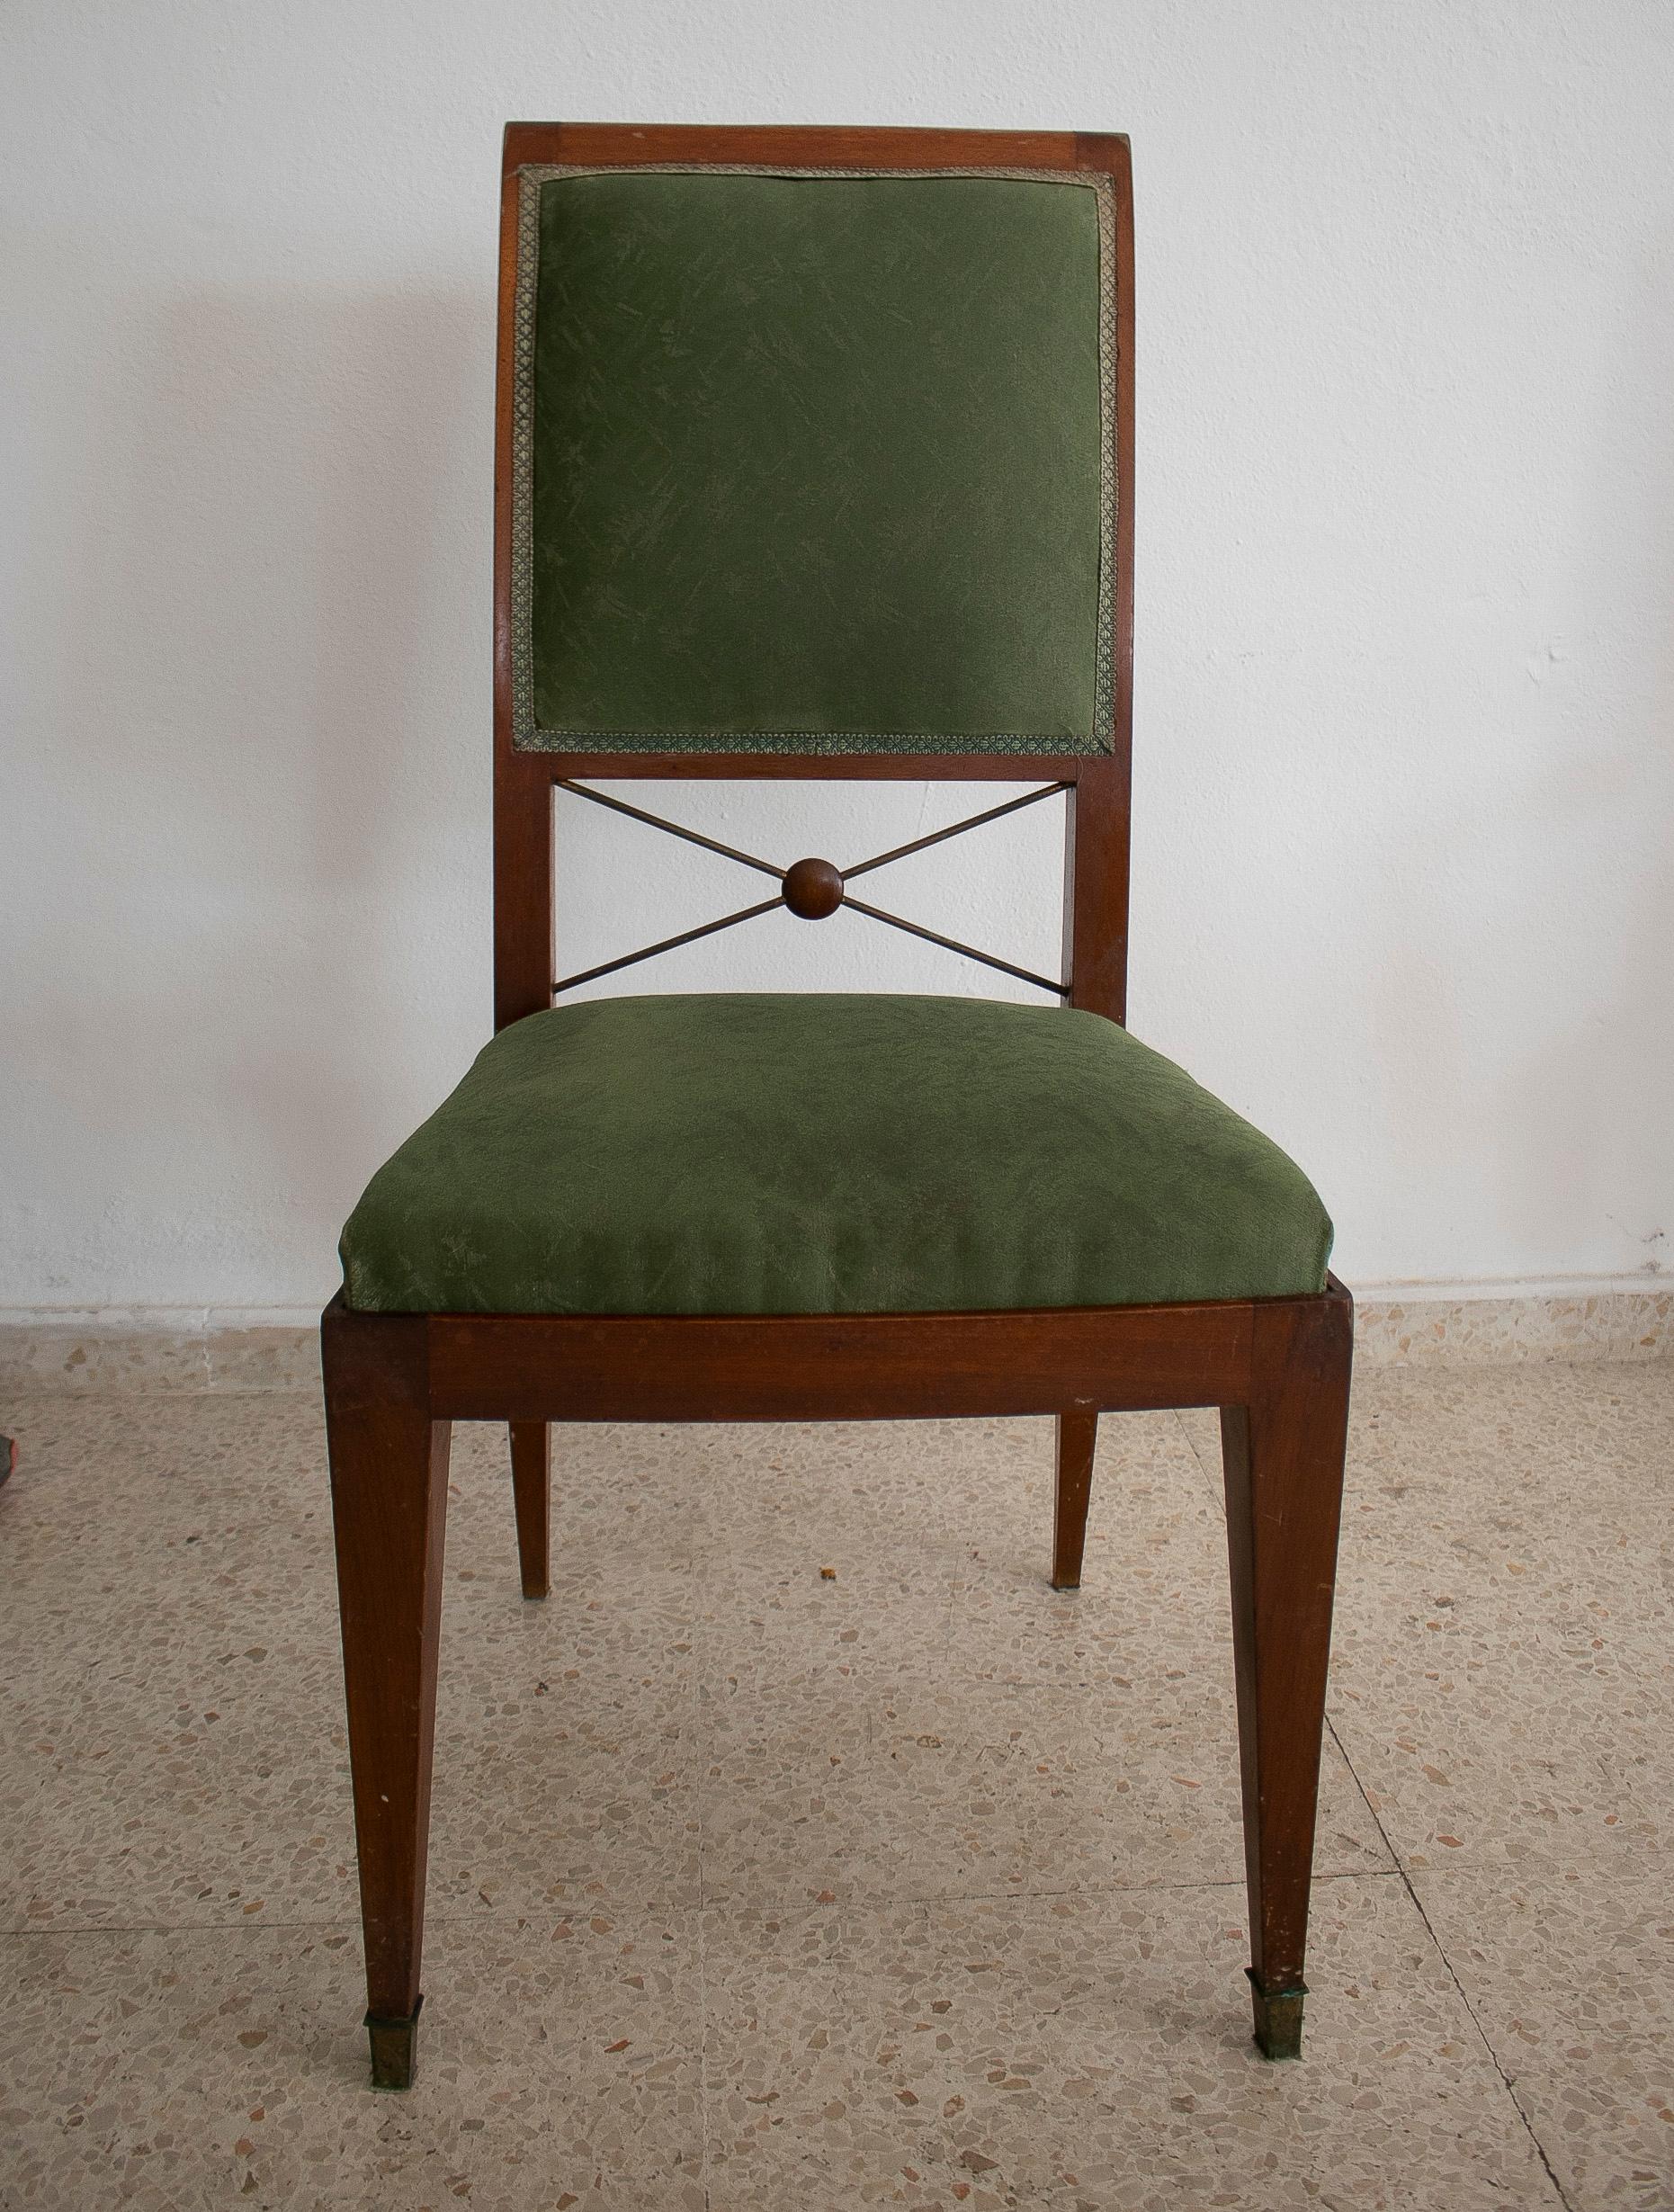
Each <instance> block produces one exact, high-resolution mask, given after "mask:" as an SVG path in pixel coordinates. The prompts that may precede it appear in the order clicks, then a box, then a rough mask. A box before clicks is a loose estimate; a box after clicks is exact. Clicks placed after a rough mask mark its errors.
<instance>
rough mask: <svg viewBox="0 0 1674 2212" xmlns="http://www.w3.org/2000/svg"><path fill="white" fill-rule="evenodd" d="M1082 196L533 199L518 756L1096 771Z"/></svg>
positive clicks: (855, 185)
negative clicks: (1090, 760)
mask: <svg viewBox="0 0 1674 2212" xmlns="http://www.w3.org/2000/svg"><path fill="white" fill-rule="evenodd" d="M1103 189H1105V185H1104V183H1103V181H1102V180H1100V179H1098V178H1097V177H1095V176H1093V175H1077V174H1066V175H1059V176H1057V177H1053V178H1049V179H1047V180H1044V181H1043V180H1040V179H1034V180H1031V179H1027V178H1020V177H1015V176H1004V175H1002V176H992V175H989V176H946V175H941V176H938V175H925V176H915V175H910V174H909V175H901V174H900V173H896V174H894V175H864V174H860V175H839V176H831V175H755V174H739V173H736V172H724V171H723V172H721V173H711V174H708V175H690V174H679V173H676V174H668V173H664V172H657V171H636V170H625V171H623V170H616V171H612V172H609V173H607V174H602V175H601V174H597V173H592V174H586V173H584V174H579V175H577V174H573V173H568V172H562V173H559V174H558V175H543V176H542V177H541V178H540V179H539V190H538V193H535V194H533V195H532V196H531V200H530V207H531V209H532V210H533V211H534V212H533V219H532V220H531V222H530V225H529V228H528V231H527V235H526V237H525V241H524V243H525V249H526V269H525V273H524V279H523V282H524V291H523V293H522V294H521V297H522V300H523V302H524V311H523V312H522V313H521V314H520V319H519V323H518V329H519V333H520V345H521V347H522V351H521V353H520V356H519V371H518V375H519V383H518V392H519V400H518V407H517V412H516V420H517V422H518V425H519V433H518V436H517V440H516V443H515V448H514V452H515V473H516V477H517V483H516V489H515V497H516V498H517V500H518V502H519V506H518V512H519V513H520V515H522V514H524V513H525V511H526V527H524V528H520V529H519V531H518V532H516V533H515V542H517V543H519V544H522V545H524V546H525V547H526V560H527V568H528V576H527V579H526V582H524V581H521V580H520V582H519V583H518V584H517V585H516V586H515V589H516V591H517V595H518V596H517V612H516V613H515V620H514V634H513V652H514V658H515V665H516V667H517V668H518V671H519V680H518V685H517V697H518V712H519V717H520V726H519V727H518V730H517V742H518V743H519V744H520V745H522V746H524V747H526V748H536V749H542V748H544V749H551V750H560V751H561V750H566V749H571V750H573V749H577V748H579V749H581V750H586V749H587V747H588V745H589V744H590V743H594V742H596V741H598V740H600V739H608V740H609V742H610V744H611V746H612V748H614V749H617V750H624V751H632V750H649V751H666V750H668V749H669V748H670V746H671V744H674V745H677V746H678V747H679V748H681V749H685V750H693V751H702V750H704V749H710V750H714V749H721V750H727V751H773V750H786V749H788V750H792V751H795V752H799V753H817V752H844V751H868V750H878V751H913V750H918V751H936V750H954V751H970V752H994V751H1016V752H1042V751H1044V752H1075V751H1081V752H1096V751H1099V750H1103V749H1107V748H1108V746H1109V742H1110V730H1109V720H1110V709H1109V700H1108V637H1107V625H1108V620H1109V609H1110V596H1111V586H1110V582H1109V579H1108V578H1107V577H1106V578H1104V580H1103V582H1102V583H1101V573H1100V572H1101V563H1102V562H1104V561H1106V560H1107V559H1108V546H1107V543H1106V539H1107V533H1108V510H1109V505H1110V497H1109V495H1110V492H1111V487H1110V485H1109V480H1108V479H1109V470H1108V469H1107V468H1106V466H1105V459H1106V457H1105V453H1104V449H1103V444H1102V438H1103V429H1102V425H1101V375H1102V374H1104V373H1106V372H1107V370H1108V361H1107V359H1106V358H1105V357H1104V355H1102V354H1101V346H1102V347H1104V349H1105V354H1107V351H1108V345H1107V338H1106V328H1107V325H1106V316H1105V302H1106V299H1107V297H1108V289H1109V281H1110V272H1109V270H1108V267H1107V266H1106V265H1105V264H1106V263H1107V260H1108V252H1107V247H1106V246H1102V245H1101V237H1100V219H1099V197H1098V195H1099V193H1100V191H1101V190H1103ZM525 477H527V478H528V479H530V480H529V481H528V482H527V483H525V482H524V478H525ZM515 558H516V557H515ZM515 573H516V571H515Z"/></svg>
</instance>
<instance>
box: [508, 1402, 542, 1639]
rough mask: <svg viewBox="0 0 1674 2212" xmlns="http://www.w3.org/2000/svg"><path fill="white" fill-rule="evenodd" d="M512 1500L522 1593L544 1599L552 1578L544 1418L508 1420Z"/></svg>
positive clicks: (526, 1596)
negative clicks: (548, 1550)
mask: <svg viewBox="0 0 1674 2212" xmlns="http://www.w3.org/2000/svg"><path fill="white" fill-rule="evenodd" d="M507 1427H508V1428H510V1430H511V1437H512V1503H513V1505H514V1507H515V1509H516V1514H517V1564H518V1567H519V1570H520V1571H521V1572H522V1575H523V1585H524V1597H525V1598H544V1597H545V1596H546V1593H547V1589H548V1585H549V1581H550V1579H551V1567H550V1564H549V1561H548V1554H547V1547H548V1543H549V1540H550V1539H549V1534H548V1527H549V1522H550V1519H551V1497H552V1431H551V1425H550V1423H548V1422H546V1421H511V1422H508V1423H507Z"/></svg>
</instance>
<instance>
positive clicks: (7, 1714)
mask: <svg viewBox="0 0 1674 2212" xmlns="http://www.w3.org/2000/svg"><path fill="white" fill-rule="evenodd" d="M113 1403H114V1402H113V1401H112V1400H109V1399H105V1400H101V1399H100V1398H98V1397H97V1396H95V1395H94V1394H93V1393H88V1394H87V1395H85V1397H80V1398H76V1399H73V1400H72V1399H66V1400H63V1401H60V1402H59V1405H60V1408H61V1409H62V1417H61V1419H59V1420H58V1423H57V1424H56V1425H55V1424H54V1423H53V1422H52V1421H50V1420H49V1421H48V1422H46V1423H44V1424H41V1425H39V1426H37V1427H35V1428H32V1429H31V1428H30V1427H29V1426H28V1425H27V1424H24V1437H25V1444H26V1449H27V1454H28V1455H27V1458H26V1460H25V1476H24V1482H23V1487H22V1489H20V1490H19V1491H18V1494H17V1500H16V1504H17V1506H18V1508H19V1509H20V1510H19V1511H18V1512H17V1513H16V1514H15V1516H13V1512H12V1507H13V1500H12V1497H11V1495H10V1488H9V1487H8V1493H7V1496H6V1507H7V1515H8V1529H10V1528H11V1527H13V1526H17V1527H19V1528H20V1533H21V1536H22V1543H21V1545H20V1548H19V1552H18V1554H17V1555H16V1556H15V1557H13V1559H12V1560H11V1562H10V1565H11V1570H12V1571H11V1574H10V1577H9V1581H10V1591H9V1595H10V1596H11V1598H12V1599H13V1602H12V1603H11V1604H9V1606H8V1608H7V1630H8V1632H9V1633H14V1634H15V1635H16V1647H15V1651H14V1653H13V1655H12V1656H11V1657H10V1658H9V1660H8V1662H7V1664H6V1665H5V1667H4V1671H0V1715H4V1728H5V1741H6V1742H7V1745H8V1753H7V1756H6V1757H5V1758H4V1760H0V1822H4V1831H5V1832H6V1833H7V1834H8V1835H9V1836H10V1837H11V1838H12V1839H13V1840H12V1843H11V1845H10V1848H9V1849H7V1851H6V1852H5V1853H4V1854H3V1855H0V1926H6V1925H9V1926H13V1927H40V1926H43V1925H50V1926H67V1927H76V1926H97V1925H133V1924H135V1923H137V1922H138V1923H142V1924H143V1923H149V1922H152V1921H168V1922H171V1923H175V1924H183V1925H185V1924H191V1923H193V1922H197V1921H244V1920H246V1919H247V1918H249V1917H250V1916H252V1915H255V1914H260V1915H262V1916H263V1917H264V1918H266V1919H269V1920H274V1921H295V1920H300V1919H309V1918H320V1917H336V1916H342V1915H344V1914H345V1913H349V1912H353V1911H354V1877H353V1838H352V1831H351V1827H350V1822H349V1808H348V1766H347V1751H346V1738H345V1731H344V1724H343V1702H342V1687H341V1674H340V1669H339V1659H338V1649H337V1628H336V1584H335V1579H334V1570H333V1566H332V1560H331V1551H330V1534H329V1530H330V1510H329V1504H328V1501H327V1491H326V1478H325V1472H324V1437H323V1429H322V1428H321V1425H320V1423H319V1421H318V1417H317V1416H316V1417H314V1418H312V1419H310V1418H309V1416H308V1415H307V1413H306V1411H305V1410H299V1409H298V1408H297V1407H296V1406H295V1403H294V1402H293V1401H291V1400H289V1399H287V1398H286V1397H285V1396H284V1395H283V1394H282V1393H272V1394H268V1395H266V1396H262V1397H250V1398H246V1399H243V1400H239V1399H235V1398H232V1397H230V1396H228V1397H220V1396H217V1397H213V1398H201V1399H198V1400H194V1401H184V1400H181V1401H175V1400H172V1399H171V1400H167V1401H164V1400H162V1399H160V1398H159V1399H150V1400H147V1401H146V1402H145V1411H146V1415H147V1419H145V1420H144V1421H143V1422H141V1423H139V1424H132V1423H131V1422H130V1421H125V1420H122V1419H119V1420H117V1421H115V1422H114V1423H113V1422H112V1419H111V1418H110V1416H111V1413H112V1406H113ZM132 1406H133V1401H131V1400H130V1401H128V1402H127V1405H126V1409H125V1410H126V1411H127V1412H128V1413H131V1410H132ZM153 1416H155V1418H153ZM595 1433H596V1432H595ZM604 1462H614V1463H616V1464H601V1463H604ZM568 1473H569V1475H570V1478H571V1483H572V1485H574V1484H576V1483H577V1482H579V1481H580V1479H581V1478H580V1476H578V1475H577V1473H576V1470H575V1467H574V1465H573V1464H571V1466H570V1467H569V1468H568ZM585 1473H586V1480H587V1482H589V1483H590V1484H591V1485H592V1486H593V1487H592V1489H591V1491H590V1492H589V1504H588V1505H587V1507H586V1509H582V1510H577V1509H572V1507H571V1506H570V1504H569V1501H568V1495H567V1496H566V1497H565V1498H563V1499H560V1500H559V1508H558V1510H557V1512H556V1514H555V1535H556V1536H557V1538H558V1542H557V1543H556V1545H555V1564H556V1572H555V1578H554V1585H553V1590H552V1594H551V1597H550V1598H549V1599H547V1600H546V1601H545V1602H544V1603H543V1604H540V1605H533V1606H532V1605H525V1604H524V1602H523V1600H522V1599H521V1598H520V1597H519V1595H518V1586H517V1580H516V1563H515V1562H516V1552H515V1538H514V1536H513V1532H512V1516H511V1506H510V1498H509V1491H510V1477H509V1472H508V1469H507V1463H506V1445H505V1439H504V1435H503V1433H501V1432H489V1431H478V1430H469V1429H462V1430H461V1431H460V1432H459V1436H458V1442H457V1446H456V1450H455V1454H454V1462H453V1489H454V1491H455V1496H454V1497H453V1499H452V1502H451V1506H450V1515H449V1536H448V1553H447V1563H446V1570H445V1572H446V1577H447V1581H446V1590H445V1596H444V1602H443V1663H442V1669H441V1688H440V1692H439V1696H438V1712H437V1771H436V1786H435V1796H434V1807H433V1869H434V1870H433V1875H432V1887H431V1895H432V1900H433V1903H434V1905H435V1906H436V1908H437V1909H438V1910H447V1909H456V1910H479V1909H480V1908H481V1906H482V1905H483V1904H484V1903H495V1904H503V1905H515V1904H516V1903H524V1904H527V1905H530V1906H531V1907H533V1906H537V1905H539V1906H544V1905H546V1904H547V1903H551V1902H552V1901H554V1900H555V1899H564V1898H569V1897H573V1896H575V1895H577V1894H585V1895H588V1896H595V1897H596V1896H600V1895H604V1896H611V1897H615V1896H619V1895H620V1896H632V1897H640V1898H646V1897H653V1896H655V1897H675V1896H680V1895H684V1894H690V1895H691V1896H693V1897H694V1898H695V1896H696V1894H697V1880H698V1839H697V1834H696V1830H695V1817H696V1816H695V1802H694V1796H693V1787H692V1783H693V1775H692V1769H693V1760H694V1753H693V1751H692V1748H691V1745H690V1742H689V1740H688V1732H687V1731H686V1729H685V1715H686V1712H687V1709H688V1708H689V1706H690V1705H691V1703H692V1699H693V1696H694V1657H693V1653H694V1634H693V1620H694V1612H693V1605H694V1598H693V1581H692V1575H691V1572H690V1569H689V1566H688V1564H687V1563H686V1559H685V1543H684V1539H683V1538H682V1539H679V1540H677V1541H676V1538H675V1536H674V1533H673V1532H674V1528H675V1523H674V1521H673V1519H672V1518H671V1517H666V1518H665V1526H664V1527H663V1530H662V1540H661V1541H658V1540H653V1541H652V1542H650V1543H649V1544H645V1545H642V1544H641V1542H640V1530H641V1527H643V1526H645V1525H646V1524H647V1523H649V1522H654V1521H655V1520H657V1518H658V1512H659V1505H658V1501H656V1500H653V1502H652V1503H651V1505H650V1506H649V1509H647V1511H646V1513H645V1516H644V1518H643V1520H642V1519H641V1518H638V1517H636V1514H635V1512H634V1511H633V1510H632V1509H633V1508H634V1507H636V1506H637V1505H644V1504H645V1499H644V1496H643V1492H644V1491H645V1488H646V1485H645V1484H644V1482H643V1481H642V1479H641V1470H640V1462H639V1459H638V1456H637V1455H631V1454H629V1455H623V1454H622V1453H621V1452H619V1451H618V1452H616V1453H611V1452H610V1451H608V1450H606V1451H604V1452H603V1453H601V1452H597V1451H595V1452H594V1454H593V1464H589V1465H587V1466H586V1470H585ZM107 1476H108V1479H101V1478H104V1477H107ZM612 1505H613V1506H614V1507H615V1508H616V1510H605V1509H604V1508H606V1507H609V1506H612ZM84 1522H85V1524H86V1535H85V1541H84V1540H83V1537H82V1533H81V1531H82V1527H83V1524H84ZM601 1529H602V1530H603V1531H604V1533H603V1534H601Z"/></svg>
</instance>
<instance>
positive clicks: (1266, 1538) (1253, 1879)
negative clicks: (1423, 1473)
mask: <svg viewBox="0 0 1674 2212" xmlns="http://www.w3.org/2000/svg"><path fill="white" fill-rule="evenodd" d="M1353 1318H1354V1306H1353V1302H1352V1301H1351V1300H1350V1298H1349V1296H1348V1294H1347V1291H1345V1290H1343V1289H1341V1288H1340V1286H1338V1285H1335V1284H1333V1285H1332V1286H1331V1288H1330V1289H1329V1290H1328V1291H1327V1292H1326V1294H1324V1296H1322V1297H1321V1298H1320V1299H1319V1300H1317V1301H1313V1300H1310V1301H1307V1302H1306V1303H1302V1302H1297V1303H1290V1302H1286V1303H1284V1304H1278V1303H1276V1304H1274V1305H1273V1306H1271V1307H1267V1308H1262V1307H1258V1309H1257V1313H1256V1324H1255V1328H1256V1334H1255V1345H1254V1356H1253V1359H1252V1363H1251V1365H1252V1379H1251V1386H1250V1398H1251V1402H1250V1403H1249V1405H1248V1406H1226V1407H1223V1408H1222V1412H1221V1440H1222V1460H1223V1462H1224V1464H1225V1470H1226V1518H1227V1542H1228V1548H1229V1552H1230V1554H1231V1572H1232V1646H1233V1661H1234V1667H1235V1670H1236V1675H1237V1684H1238V1733H1239V1753H1240V1767H1241V1769H1242V1775H1243V1792H1244V1859H1245V1867H1246V1872H1247V1876H1248V1879H1249V1922H1250V1944H1251V1953H1252V1959H1251V1965H1250V1968H1249V1979H1250V1984H1251V1986H1252V1989H1253V1991H1254V1997H1255V2029H1256V2041H1257V2043H1258V2045H1259V2046H1260V2048H1261V2050H1262V2052H1263V2054H1264V2055H1266V2056H1267V2057H1268V2058H1295V2057H1298V2056H1300V2055H1301V2050H1302V1998H1303V1996H1304V1995H1305V1993H1306V1987H1305V1984H1304V1983H1303V1980H1302V1962H1303V1952H1304V1949H1305V1947H1306V1943H1307V1935H1308V1898H1309V1890H1310V1886H1311V1880H1312V1875H1313V1833H1314V1816H1315V1811H1316V1806H1317V1801H1318V1796H1319V1787H1320V1748H1321V1741H1322V1738H1323V1734H1324V1729H1325V1679H1326V1668H1327V1663H1328V1660H1329V1651H1330V1641H1331V1599H1332V1592H1333V1587H1334V1583H1335V1580H1336V1572H1337V1532H1338V1520H1339V1518H1340V1516H1341V1509H1342V1493H1343V1454H1344V1448H1345V1444H1346V1439H1347V1423H1348V1380H1349V1365H1350V1357H1351V1349H1352V1329H1353Z"/></svg>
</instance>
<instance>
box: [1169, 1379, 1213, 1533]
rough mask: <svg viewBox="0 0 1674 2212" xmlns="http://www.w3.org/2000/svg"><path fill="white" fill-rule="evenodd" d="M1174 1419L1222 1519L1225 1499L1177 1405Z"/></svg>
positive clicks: (1211, 1501) (1211, 1500)
mask: <svg viewBox="0 0 1674 2212" xmlns="http://www.w3.org/2000/svg"><path fill="white" fill-rule="evenodd" d="M1174 1420H1175V1426H1176V1427H1177V1428H1178V1430H1179V1432H1180V1434H1181V1435H1182V1436H1183V1437H1185V1439H1186V1450H1187V1451H1188V1452H1189V1453H1190V1454H1191V1455H1192V1464H1193V1465H1194V1466H1195V1468H1196V1469H1197V1472H1198V1474H1199V1475H1200V1476H1201V1477H1202V1479H1203V1484H1204V1489H1205V1490H1206V1491H1208V1492H1209V1502H1210V1504H1211V1505H1212V1506H1213V1508H1214V1509H1215V1511H1216V1512H1217V1513H1219V1514H1220V1515H1221V1516H1222V1518H1223V1519H1224V1518H1225V1514H1226V1501H1225V1500H1224V1498H1223V1497H1222V1493H1221V1491H1220V1490H1219V1489H1218V1488H1217V1487H1216V1484H1215V1478H1214V1470H1213V1468H1212V1467H1210V1466H1209V1465H1208V1464H1207V1463H1206V1462H1205V1461H1204V1455H1203V1454H1202V1453H1201V1452H1200V1451H1199V1450H1198V1448H1197V1443H1196V1439H1195V1437H1193V1435H1192V1432H1191V1430H1190V1429H1189V1428H1187V1427H1186V1416H1185V1414H1184V1413H1183V1412H1182V1411H1181V1410H1180V1409H1179V1408H1178V1407H1176V1408H1175V1410H1174Z"/></svg>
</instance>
